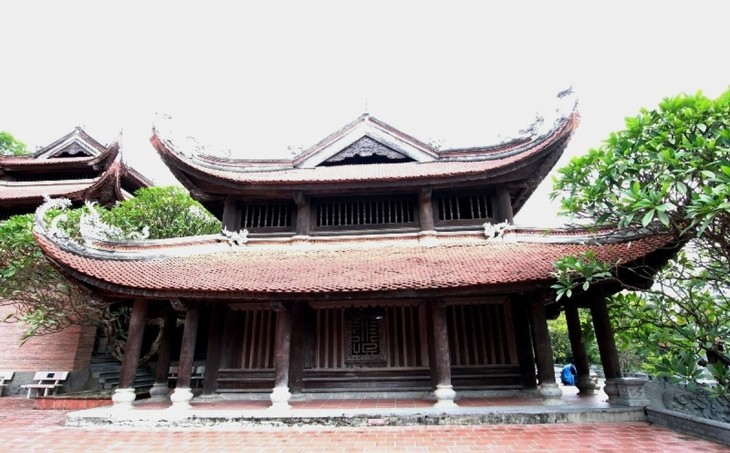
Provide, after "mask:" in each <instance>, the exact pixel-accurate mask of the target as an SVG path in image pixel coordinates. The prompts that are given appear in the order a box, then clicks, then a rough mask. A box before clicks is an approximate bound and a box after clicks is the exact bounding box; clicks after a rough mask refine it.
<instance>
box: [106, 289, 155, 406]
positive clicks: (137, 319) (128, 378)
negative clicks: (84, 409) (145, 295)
mask: <svg viewBox="0 0 730 453" xmlns="http://www.w3.org/2000/svg"><path fill="white" fill-rule="evenodd" d="M146 322H147V301H146V300H144V299H136V300H135V301H134V305H132V316H131V318H130V320H129V329H128V330H127V342H126V343H125V345H124V359H123V360H122V370H121V372H120V375H119V386H118V387H117V389H116V390H114V395H113V396H112V401H113V402H114V407H115V408H125V409H131V408H132V403H133V402H134V399H135V397H136V396H135V393H134V387H133V385H134V378H135V376H136V375H137V366H138V365H139V354H140V352H141V351H142V339H143V337H144V327H145V323H146Z"/></svg>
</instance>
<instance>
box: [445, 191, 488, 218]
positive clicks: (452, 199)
mask: <svg viewBox="0 0 730 453" xmlns="http://www.w3.org/2000/svg"><path fill="white" fill-rule="evenodd" d="M435 198H436V214H437V222H439V223H442V224H460V223H466V224H471V223H483V222H485V221H487V220H489V219H491V218H492V217H493V211H492V198H491V196H490V194H488V193H478V194H463V195H462V194H440V195H438V196H436V197H435Z"/></svg>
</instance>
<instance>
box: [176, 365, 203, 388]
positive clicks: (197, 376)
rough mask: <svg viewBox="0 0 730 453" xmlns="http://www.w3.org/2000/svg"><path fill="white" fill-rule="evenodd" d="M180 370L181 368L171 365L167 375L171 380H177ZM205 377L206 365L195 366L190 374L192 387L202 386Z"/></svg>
mask: <svg viewBox="0 0 730 453" xmlns="http://www.w3.org/2000/svg"><path fill="white" fill-rule="evenodd" d="M179 372H180V368H178V367H176V366H171V367H170V370H169V372H168V375H167V379H168V380H170V381H176V380H177V375H178V373H179ZM204 378H205V365H198V366H194V367H193V369H192V373H191V374H190V387H193V388H197V387H201V386H202V383H203V379H204Z"/></svg>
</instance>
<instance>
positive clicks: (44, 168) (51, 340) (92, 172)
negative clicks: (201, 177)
mask: <svg viewBox="0 0 730 453" xmlns="http://www.w3.org/2000/svg"><path fill="white" fill-rule="evenodd" d="M152 185H153V184H152V182H151V181H149V180H148V179H147V178H145V177H144V176H143V175H141V174H140V173H138V172H137V171H135V170H134V169H132V168H130V167H129V166H127V165H126V164H125V163H124V162H123V161H122V156H121V150H120V143H119V141H115V142H114V143H112V144H111V145H110V146H105V145H102V144H101V143H99V142H98V141H97V140H95V139H94V138H93V137H92V136H90V135H89V134H88V133H86V132H85V131H84V130H83V129H81V128H78V127H77V128H75V129H74V130H73V131H71V132H70V133H68V134H66V135H65V136H63V137H61V138H60V139H58V140H56V141H54V142H53V143H51V144H50V145H48V146H45V147H43V148H41V149H39V150H38V151H36V152H35V153H33V154H31V155H27V156H0V220H5V219H7V218H9V217H10V216H13V215H19V214H28V213H32V212H34V211H35V210H36V208H38V206H40V205H41V204H42V203H43V202H44V197H46V196H49V197H52V198H58V197H65V198H67V199H69V200H71V201H72V202H73V204H74V205H76V206H79V205H81V204H83V202H84V201H86V200H88V201H96V202H99V203H100V204H102V205H105V206H110V205H113V204H114V203H116V202H117V201H121V200H125V199H128V198H130V197H131V196H132V193H133V192H134V191H136V190H137V189H140V188H142V187H150V186H152ZM14 314H15V306H14V305H12V304H2V305H0V319H6V318H7V317H11V316H12V315H14ZM26 329H27V326H26V325H25V324H24V323H0V368H3V369H9V370H14V371H16V372H18V373H16V377H15V379H14V381H13V387H14V388H17V386H18V385H19V384H20V383H23V382H26V383H27V382H30V380H31V378H32V376H33V372H35V371H38V370H54V369H55V370H69V371H74V373H72V378H70V379H69V381H68V382H67V385H66V388H67V389H70V388H78V389H80V388H84V387H85V385H86V383H87V382H86V381H87V380H88V375H89V372H88V370H89V366H90V360H91V355H92V349H93V347H94V342H95V336H96V331H95V329H93V328H89V327H82V326H73V327H69V328H67V329H65V330H63V331H62V332H58V333H54V334H51V335H43V336H37V337H33V338H31V339H29V340H27V341H22V338H23V335H24V333H25V331H26ZM24 379H25V381H23V380H24Z"/></svg>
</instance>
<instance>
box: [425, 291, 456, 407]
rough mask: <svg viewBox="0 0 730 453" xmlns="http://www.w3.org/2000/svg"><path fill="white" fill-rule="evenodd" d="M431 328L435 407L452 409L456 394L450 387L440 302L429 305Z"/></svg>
mask: <svg viewBox="0 0 730 453" xmlns="http://www.w3.org/2000/svg"><path fill="white" fill-rule="evenodd" d="M431 327H432V329H433V333H432V338H433V361H432V362H431V372H432V373H433V376H432V378H433V381H434V382H436V389H435V390H434V395H435V396H436V404H435V405H434V406H435V407H454V406H456V403H454V399H455V398H456V392H454V387H453V386H452V385H451V356H450V354H449V333H448V326H447V323H446V309H445V307H444V304H443V303H442V302H436V301H434V302H432V303H431Z"/></svg>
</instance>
